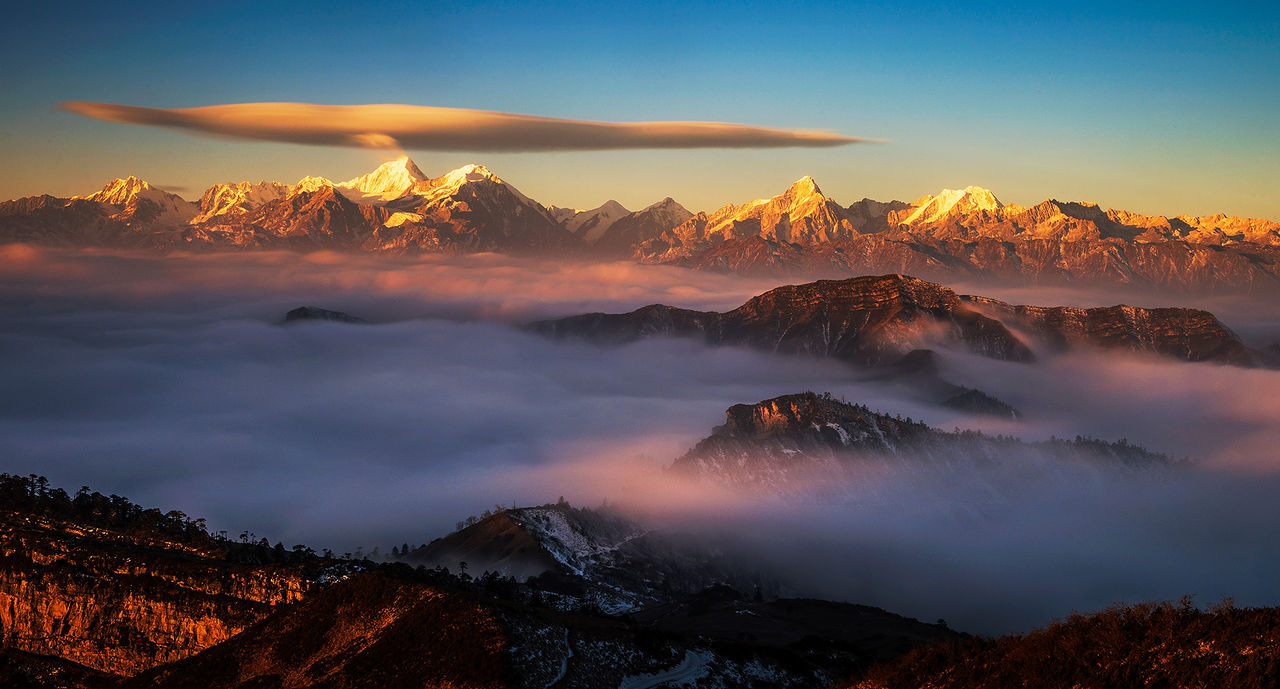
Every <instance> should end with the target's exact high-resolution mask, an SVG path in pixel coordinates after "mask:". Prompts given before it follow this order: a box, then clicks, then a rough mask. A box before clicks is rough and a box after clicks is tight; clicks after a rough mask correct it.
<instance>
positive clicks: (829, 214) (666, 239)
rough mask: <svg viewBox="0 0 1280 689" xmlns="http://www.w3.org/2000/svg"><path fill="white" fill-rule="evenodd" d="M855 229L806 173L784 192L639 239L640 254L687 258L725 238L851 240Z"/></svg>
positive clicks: (652, 258)
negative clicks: (642, 239) (650, 237)
mask: <svg viewBox="0 0 1280 689" xmlns="http://www.w3.org/2000/svg"><path fill="white" fill-rule="evenodd" d="M855 234H856V228H854V226H853V223H852V222H851V221H850V219H849V217H848V213H847V212H846V211H845V209H844V208H842V207H841V206H840V205H839V204H837V203H836V202H834V201H832V200H831V199H829V198H827V197H826V196H824V195H823V193H822V190H821V189H819V188H818V185H817V183H816V182H814V181H813V178H812V177H807V176H806V177H802V178H800V179H799V180H797V181H796V182H795V183H794V184H792V185H791V186H790V187H789V188H788V189H787V190H786V191H785V192H783V193H782V194H779V195H778V196H774V197H772V198H768V199H756V200H755V201H751V202H748V203H744V204H742V205H740V206H734V205H728V206H725V207H723V208H721V209H720V210H718V211H716V212H715V213H712V214H711V215H707V214H706V213H698V214H697V215H694V216H692V217H690V218H689V219H688V220H686V221H685V222H684V223H682V224H681V225H679V226H678V227H674V228H672V229H670V230H669V231H667V232H664V233H662V234H661V235H660V236H658V237H654V238H652V239H649V240H647V241H643V242H641V243H640V244H639V248H638V249H637V252H636V257H637V258H640V259H641V260H644V261H647V262H656V263H661V262H666V261H671V260H676V259H681V258H688V257H690V256H693V255H694V254H696V253H697V252H699V251H701V250H704V249H706V248H708V247H711V246H714V245H716V244H719V243H721V242H725V241H730V240H734V239H743V238H747V237H756V236H758V237H763V238H765V239H768V240H772V241H777V242H782V243H788V244H800V245H815V244H822V243H829V242H833V241H838V240H846V239H851V238H852V237H853V236H854V235H855Z"/></svg>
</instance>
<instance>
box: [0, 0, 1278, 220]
mask: <svg viewBox="0 0 1280 689" xmlns="http://www.w3.org/2000/svg"><path fill="white" fill-rule="evenodd" d="M602 5H603V4H597V3H581V4H574V3H558V4H551V3H535V4H530V3H492V2H491V3H419V2H413V3H386V4H383V5H381V6H379V7H368V6H365V5H363V4H356V3H328V2H309V3H298V4H277V5H270V6H267V5H264V4H261V3H240V2H224V3H198V4H189V3H175V4H149V3H128V4H126V5H123V6H122V5H118V4H117V5H111V4H105V5H104V4H95V5H91V6H87V7H69V6H67V5H65V4H61V3H26V4H24V6H23V7H20V8H15V9H10V10H9V11H8V14H7V16H6V21H5V22H4V24H3V26H0V60H3V64H4V65H6V69H5V70H3V75H0V86H3V89H4V92H5V94H6V95H5V98H4V99H3V101H2V102H0V155H2V156H3V160H4V162H5V163H6V164H5V165H4V166H3V169H0V198H5V199H8V198H16V197H20V196H25V195H31V194H38V193H53V194H56V195H70V194H83V193H88V192H90V191H92V190H95V189H97V188H99V187H101V186H102V185H103V184H104V183H105V182H106V181H107V180H109V179H111V178H113V177H116V176H125V175H129V174H133V175H137V176H140V177H143V178H144V179H147V180H148V181H150V182H152V183H154V184H157V185H159V186H162V187H166V188H169V189H170V190H173V191H176V192H177V193H180V194H183V195H184V196H186V197H187V198H193V199H194V198H197V197H198V196H199V195H200V193H201V191H202V190H203V189H204V188H205V187H207V186H208V185H210V184H213V183H217V182H225V181H241V180H246V179H247V180H253V181H257V180H259V179H269V180H279V181H283V182H286V183H292V182H295V181H297V180H298V179H299V178H301V177H303V176H305V175H308V174H314V175H322V176H326V177H329V178H331V179H339V180H341V179H347V178H349V177H353V176H356V175H358V174H362V173H363V172H366V171H367V170H369V169H371V168H373V167H374V166H375V165H376V164H378V163H379V162H381V160H383V159H385V158H386V157H388V155H387V152H386V151H383V150H360V149H352V148H337V147H326V146H316V145H301V144H290V143H266V142H252V141H242V140H233V139H227V138H215V137H211V136H192V135H189V134H185V133H182V132H177V131H171V130H164V129H157V128H150V127H138V126H130V125H124V124H117V123H112V122H101V121H95V120H92V119H88V118H85V117H82V116H80V115H76V114H73V113H70V112H64V111H60V110H58V109H57V104H58V103H61V102H64V101H94V102H105V103H117V104H125V105H134V106H147V107H159V108H180V107H195V106H205V105H219V104H229V103H244V102H275V101H285V102H304V103H321V104H350V105H355V104H373V103H394V104H407V105H425V106H444V107H455V108H471V109H479V110H494V111H500V112H508V113H517V114H525V115H539V116H546V117H556V118H569V119H582V120H596V121H608V122H628V121H645V120H697V121H702V120H706V121H716V122H733V123H741V124H748V125H754V126H762V127H778V128H788V129H790V128H795V129H816V130H827V131H832V132H836V133H839V134H843V135H846V136H851V137H865V138H870V139H880V140H883V142H882V143H874V144H852V145H848V146H841V147H836V148H822V149H815V148H787V149H759V150H722V149H696V150H640V151H608V152H531V153H492V152H467V151H450V152H439V151H414V150H410V151H409V153H410V154H411V155H413V157H414V159H415V161H416V162H417V163H418V164H419V166H420V167H422V168H423V170H424V171H426V172H427V173H428V174H433V175H434V174H440V173H443V172H445V171H447V170H449V169H452V168H455V167H458V166H460V165H463V164H466V163H469V162H480V163H483V164H485V165H487V166H488V167H489V168H490V169H492V170H493V171H494V172H495V173H497V174H498V175H500V176H502V177H503V178H504V179H506V180H507V181H509V182H511V183H512V184H514V185H515V186H516V187H518V188H519V189H521V191H523V192H525V193H526V194H528V195H530V196H532V197H533V198H535V199H538V200H539V201H542V202H543V203H546V204H555V205H559V206H571V207H584V208H585V207H594V206H597V205H599V204H601V203H603V202H604V201H605V200H607V199H610V198H614V199H617V200H619V201H621V202H622V203H623V204H624V205H626V206H628V207H630V208H638V207H642V206H644V205H647V204H649V203H652V202H654V201H657V200H660V199H661V198H662V197H664V196H672V197H674V198H676V199H677V200H678V201H680V202H682V203H683V204H684V205H686V206H687V207H689V208H690V209H693V210H713V209H715V208H717V207H719V206H721V205H723V204H725V203H730V202H742V201H746V200H750V199H753V198H759V197H766V196H771V195H774V194H778V193H781V192H782V191H783V190H784V189H785V188H786V186H787V185H788V184H789V183H790V182H792V181H794V180H795V179H798V178H799V177H801V176H803V175H806V174H807V175H812V176H813V177H814V178H815V179H816V180H817V181H818V183H819V184H820V185H821V187H822V189H823V191H824V192H826V193H827V194H828V195H829V196H831V197H833V198H835V199H836V200H838V201H840V202H842V203H846V204H847V203H851V202H853V201H856V200H859V199H861V198H863V197H871V198H876V199H880V200H887V199H890V198H897V199H903V200H914V199H916V198H919V197H920V196H923V195H925V194H928V193H936V192H937V191H938V190H940V189H942V188H944V187H947V188H961V187H964V186H967V185H970V184H974V185H979V186H984V187H987V188H990V189H992V190H994V191H995V192H996V194H997V196H999V197H1000V199H1001V200H1002V201H1005V202H1006V203H1009V202H1012V203H1020V204H1023V205H1029V204H1034V203H1036V202H1039V201H1041V200H1043V199H1045V198H1049V197H1053V198H1059V199H1063V200H1088V201H1095V202H1098V203H1100V204H1101V205H1103V206H1104V207H1118V208H1125V209H1128V210H1134V211H1139V212H1147V213H1159V214H1169V215H1173V214H1183V213H1186V214H1194V215H1201V214H1213V213H1218V212H1224V213H1228V214H1232V215H1243V216H1251V217H1268V218H1272V219H1280V193H1278V192H1280V115H1277V113H1280V8H1277V6H1275V5H1274V4H1270V3H1241V4H1235V3H1212V4H1206V3H1196V4H1191V3H1159V4H1154V3H1116V4H1112V3H1055V4H1052V5H1046V6H1037V5H1033V4H1025V3H984V4H981V5H980V6H978V5H974V4H971V3H960V4H957V3H951V4H949V5H932V4H924V3H912V2H899V3H892V4H891V5H880V4H875V3H798V4H795V3H777V2H770V3H754V2H747V3H725V4H715V3H693V2H681V3H666V2H651V3H631V4H629V6H622V7H613V6H602ZM1117 5H1123V6H1117Z"/></svg>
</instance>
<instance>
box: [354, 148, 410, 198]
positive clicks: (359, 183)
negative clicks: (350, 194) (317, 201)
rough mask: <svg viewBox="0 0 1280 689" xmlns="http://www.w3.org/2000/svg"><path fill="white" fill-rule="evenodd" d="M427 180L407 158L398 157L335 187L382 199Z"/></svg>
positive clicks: (395, 195)
mask: <svg viewBox="0 0 1280 689" xmlns="http://www.w3.org/2000/svg"><path fill="white" fill-rule="evenodd" d="M425 179H427V176H426V175H424V174H423V173H422V170H420V169H418V166H417V165H415V164H414V162H413V161H412V160H410V159H409V156H400V157H399V158H396V159H395V160H388V161H387V162H385V163H383V164H381V165H379V166H378V167H377V169H375V170H374V171H373V172H370V173H369V174H367V175H361V176H360V177H355V178H353V179H349V180H347V181H345V182H343V183H342V184H339V185H337V186H340V187H346V188H348V189H351V190H353V191H358V192H361V193H364V194H376V195H379V196H383V197H384V198H394V197H397V196H400V195H402V194H404V193H405V192H407V191H409V190H410V189H412V188H413V185H414V184H417V183H418V182H421V181H423V180H425Z"/></svg>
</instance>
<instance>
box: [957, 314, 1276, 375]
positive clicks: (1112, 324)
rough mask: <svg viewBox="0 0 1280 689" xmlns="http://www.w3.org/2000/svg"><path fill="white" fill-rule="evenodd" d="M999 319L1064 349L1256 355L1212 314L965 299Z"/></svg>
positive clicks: (1242, 358) (1197, 357)
mask: <svg viewBox="0 0 1280 689" xmlns="http://www.w3.org/2000/svg"><path fill="white" fill-rule="evenodd" d="M965 300H966V301H969V302H970V303H973V304H975V305H978V306H980V307H982V308H984V310H986V311H987V312H988V313H991V314H992V315H994V316H995V317H997V318H1000V319H1001V320H1004V321H1007V322H1010V323H1013V324H1016V325H1017V326H1018V327H1020V328H1022V329H1024V330H1027V331H1030V332H1033V333H1035V334H1036V335H1037V336H1039V337H1041V338H1042V339H1044V340H1046V341H1047V342H1049V343H1050V344H1051V345H1052V346H1055V347H1058V348H1061V349H1066V348H1068V347H1071V346H1074V345H1080V344H1089V345H1093V346H1097V347H1102V348H1106V349H1124V350H1129V351H1143V352H1154V353H1157V354H1161V355H1164V356H1170V357H1174V358H1178V359H1184V360H1186V361H1216V362H1219V363H1227V364H1236V365H1241V366H1249V365H1253V364H1254V363H1256V362H1257V361H1258V356H1257V355H1256V354H1255V353H1254V352H1252V351H1250V350H1249V348H1248V347H1246V346H1245V345H1244V343H1243V342H1241V341H1240V338H1239V337H1237V336H1236V334H1235V333H1233V332H1231V330H1230V329H1229V328H1227V327H1226V326H1225V325H1223V324H1222V323H1221V322H1220V321H1219V320H1218V319H1217V318H1215V317H1214V315H1213V314H1211V313H1209V312H1208V311H1202V310H1199V309H1178V308H1159V309H1143V308H1136V307H1133V306H1124V305H1119V306H1106V307H1097V308H1091V309H1077V308H1069V307H1064V306H1055V307H1045V306H1010V305H1009V304H1005V303H1003V302H999V301H996V300H994V299H986V298H983V297H965Z"/></svg>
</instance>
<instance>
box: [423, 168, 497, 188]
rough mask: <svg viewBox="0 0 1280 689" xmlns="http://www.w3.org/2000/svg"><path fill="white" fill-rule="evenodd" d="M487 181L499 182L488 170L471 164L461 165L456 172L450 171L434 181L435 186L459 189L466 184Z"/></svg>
mask: <svg viewBox="0 0 1280 689" xmlns="http://www.w3.org/2000/svg"><path fill="white" fill-rule="evenodd" d="M483 179H488V180H493V181H494V182H501V181H502V180H501V179H499V178H498V176H497V175H495V174H493V173H492V172H490V171H489V168H487V167H485V166H483V165H480V164H479V163H471V164H469V165H463V166H462V167H460V168H458V169H457V170H452V171H450V172H447V173H445V174H444V175H442V176H440V177H439V178H437V179H436V180H434V184H435V186H444V187H460V186H462V185H464V184H466V183H468V182H479V181H480V180H483Z"/></svg>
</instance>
